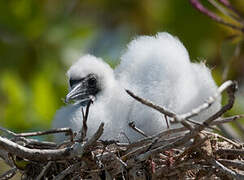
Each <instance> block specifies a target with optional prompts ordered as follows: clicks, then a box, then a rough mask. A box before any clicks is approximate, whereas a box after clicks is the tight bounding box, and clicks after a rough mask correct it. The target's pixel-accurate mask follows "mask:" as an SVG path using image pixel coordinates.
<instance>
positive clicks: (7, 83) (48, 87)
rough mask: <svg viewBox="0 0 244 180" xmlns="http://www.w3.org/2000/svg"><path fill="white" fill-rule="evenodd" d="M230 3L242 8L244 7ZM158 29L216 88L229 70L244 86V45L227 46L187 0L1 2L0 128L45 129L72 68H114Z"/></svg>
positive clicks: (219, 29)
mask: <svg viewBox="0 0 244 180" xmlns="http://www.w3.org/2000/svg"><path fill="white" fill-rule="evenodd" d="M233 2H234V3H235V6H236V7H238V8H239V9H240V10H242V11H243V10H244V1H233ZM208 6H209V5H208ZM209 7H210V6H209ZM210 8H211V7H210ZM212 9H213V8H212ZM214 11H216V10H214ZM159 31H168V32H170V33H172V34H174V35H176V36H178V37H179V38H180V39H181V40H182V41H183V43H184V44H185V46H186V47H187V49H188V50H189V53H190V56H191V58H192V59H196V60H198V57H200V58H206V59H207V63H208V64H209V66H210V67H213V74H214V78H215V79H216V80H217V83H218V84H220V83H221V81H222V79H223V78H222V75H223V72H224V70H225V67H226V66H230V71H229V73H228V74H227V78H228V79H229V78H232V79H237V80H238V81H239V82H240V83H243V77H244V61H243V57H244V51H243V46H242V45H241V44H240V42H241V41H240V40H232V39H231V40H226V39H227V37H228V36H230V35H233V34H237V32H235V31H233V30H231V29H229V28H226V27H223V26H222V25H218V24H216V23H215V22H213V21H212V20H210V19H209V18H208V17H206V16H204V15H202V14H201V13H199V12H198V11H196V10H195V9H194V8H193V7H192V6H191V5H190V3H189V2H188V0H116V1H114V0H89V1H88V0H87V1H85V0H69V1H68V0H42V1H35V0H2V1H0V99H1V101H0V125H1V126H4V127H5V128H10V129H12V130H14V131H17V132H19V131H33V130H37V129H42V130H43V129H48V128H50V127H51V121H52V118H53V116H54V114H55V111H56V110H57V109H58V108H60V106H62V105H63V104H64V103H63V101H62V98H63V97H64V96H65V93H66V92H67V90H66V88H67V86H66V76H65V72H66V70H67V68H68V66H69V65H70V64H71V62H73V61H74V60H76V59H77V58H78V57H79V56H81V55H82V54H84V53H92V54H94V55H96V56H101V57H103V58H104V59H105V60H107V61H109V63H110V64H111V65H112V66H115V64H117V63H118V60H119V57H120V55H121V53H122V52H123V50H124V49H125V48H126V44H127V43H128V42H129V41H130V40H131V39H132V38H133V37H134V36H136V35H140V34H148V35H152V34H155V33H156V32H159ZM237 47H238V48H239V49H237ZM236 49H237V50H236ZM237 51H238V53H239V54H237ZM235 52H236V54H235ZM241 59H242V61H241ZM229 62H231V64H230V63H229ZM243 89H244V86H243ZM243 91H244V90H243ZM238 99H239V100H238V101H237V106H236V108H235V109H234V110H233V113H236V112H238V113H243V112H244V103H243V99H244V98H243V94H241V93H240V98H238Z"/></svg>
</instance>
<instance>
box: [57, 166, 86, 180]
mask: <svg viewBox="0 0 244 180" xmlns="http://www.w3.org/2000/svg"><path fill="white" fill-rule="evenodd" d="M80 166H81V162H78V163H76V164H73V165H71V166H69V167H68V168H66V169H65V170H64V171H63V172H62V173H60V174H59V175H58V176H56V177H54V179H56V180H62V179H64V178H65V176H67V175H68V174H71V173H72V172H73V171H75V170H76V169H78V168H79V167H80Z"/></svg>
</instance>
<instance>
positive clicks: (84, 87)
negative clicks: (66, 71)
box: [66, 74, 100, 102]
mask: <svg viewBox="0 0 244 180" xmlns="http://www.w3.org/2000/svg"><path fill="white" fill-rule="evenodd" d="M69 84H70V87H71V91H70V92H69V93H68V94H67V96H66V102H69V101H72V100H73V101H79V102H88V101H89V100H91V99H92V98H94V97H95V96H96V94H97V93H98V92H99V91H100V88H99V84H98V78H97V76H96V75H95V74H89V75H87V76H86V77H84V78H81V79H72V78H71V79H70V80H69Z"/></svg>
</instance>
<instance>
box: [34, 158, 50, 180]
mask: <svg viewBox="0 0 244 180" xmlns="http://www.w3.org/2000/svg"><path fill="white" fill-rule="evenodd" d="M52 163H53V162H52V161H49V162H48V163H47V165H46V166H44V168H43V169H42V171H41V173H40V174H39V175H38V176H37V178H36V180H41V179H42V177H44V176H45V175H46V173H47V171H48V169H49V168H50V166H51V165H52Z"/></svg>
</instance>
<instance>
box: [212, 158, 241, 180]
mask: <svg viewBox="0 0 244 180" xmlns="http://www.w3.org/2000/svg"><path fill="white" fill-rule="evenodd" d="M210 162H211V164H212V165H214V166H215V167H216V168H217V169H219V170H220V171H221V172H223V173H224V174H226V175H228V176H231V177H232V178H233V179H237V180H243V179H244V175H242V174H239V173H236V172H234V171H232V170H230V169H228V168H227V167H225V166H224V165H223V164H221V163H220V162H218V161H216V160H215V159H211V160H210Z"/></svg>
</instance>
